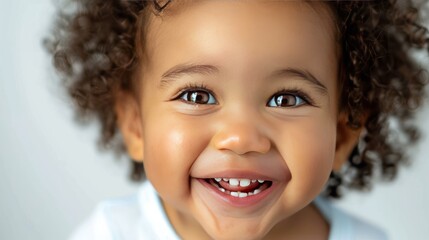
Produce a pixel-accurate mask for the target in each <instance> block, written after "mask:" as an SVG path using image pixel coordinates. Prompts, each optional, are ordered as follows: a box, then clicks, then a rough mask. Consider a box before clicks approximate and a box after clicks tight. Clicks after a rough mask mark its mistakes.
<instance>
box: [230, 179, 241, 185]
mask: <svg viewBox="0 0 429 240" xmlns="http://www.w3.org/2000/svg"><path fill="white" fill-rule="evenodd" d="M239 182H240V181H239V180H238V179H235V178H230V179H229V184H230V185H231V186H238V184H239Z"/></svg>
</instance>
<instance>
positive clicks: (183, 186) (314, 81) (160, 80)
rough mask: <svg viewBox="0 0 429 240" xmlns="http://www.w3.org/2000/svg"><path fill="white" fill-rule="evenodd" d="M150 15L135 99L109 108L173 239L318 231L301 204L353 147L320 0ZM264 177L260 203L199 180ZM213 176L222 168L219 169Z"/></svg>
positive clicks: (322, 227) (304, 235)
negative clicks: (266, 188) (269, 187)
mask: <svg viewBox="0 0 429 240" xmlns="http://www.w3.org/2000/svg"><path fill="white" fill-rule="evenodd" d="M168 8H171V9H172V12H171V13H170V14H169V13H168V12H167V13H166V14H165V15H164V16H162V17H159V16H152V17H151V21H150V23H149V25H148V28H147V32H146V45H145V46H144V49H145V54H144V56H146V59H145V61H142V65H141V71H140V74H139V77H140V79H139V83H140V87H139V89H138V91H137V92H138V97H137V99H136V98H135V97H133V95H132V94H129V93H126V92H120V93H118V96H117V105H116V112H117V115H118V122H119V127H120V129H121V132H122V135H123V138H124V141H125V143H126V146H127V149H128V152H129V154H130V156H131V157H132V158H133V159H136V160H138V161H143V163H144V166H145V171H146V175H147V178H148V180H149V181H150V182H151V183H152V184H153V186H154V187H155V189H156V190H157V192H158V193H159V195H160V197H161V199H162V202H163V205H164V208H165V210H166V212H167V215H168V217H169V219H170V222H171V223H172V225H173V227H174V228H175V230H176V232H177V233H178V234H179V235H180V236H181V237H182V238H183V239H211V238H212V239H263V238H265V239H327V238H328V235H329V224H328V223H327V222H326V220H325V219H324V218H323V216H322V215H321V214H320V212H319V211H318V210H317V208H316V207H314V206H313V204H311V202H312V201H313V200H314V199H315V198H316V197H317V195H318V194H319V193H320V192H321V191H322V190H323V188H324V186H325V184H326V182H327V180H328V179H329V174H330V172H331V171H332V170H338V169H339V168H340V167H341V165H342V164H343V162H344V161H345V160H346V159H347V157H348V155H349V154H350V152H351V150H352V149H353V147H354V146H355V144H356V142H357V140H358V137H359V132H360V131H359V130H357V131H356V130H352V129H350V128H349V127H347V126H346V119H347V115H346V114H345V113H340V112H339V110H338V109H339V108H338V106H339V103H338V99H339V89H338V85H339V79H338V72H339V69H338V65H339V64H338V62H339V51H338V49H339V47H338V46H337V45H336V41H335V39H336V36H337V33H336V31H335V27H334V22H333V20H332V19H334V18H333V17H332V15H331V13H330V11H329V9H328V8H327V7H326V6H324V5H323V3H311V4H310V3H302V2H289V1H285V2H282V1H223V0H216V1H197V2H191V3H187V4H186V5H184V6H176V5H174V2H173V3H172V4H171V6H168ZM231 170H234V171H237V172H256V173H263V174H268V175H269V176H270V177H271V179H272V180H273V183H274V184H275V186H276V188H275V189H274V190H273V191H272V192H271V193H270V195H269V196H268V197H267V198H266V199H264V200H263V201H262V202H261V203H258V204H256V205H252V206H248V207H240V208H237V207H233V206H230V205H228V204H225V203H224V202H222V201H219V200H218V199H216V198H215V197H213V196H211V195H210V193H209V192H208V191H207V188H206V187H204V186H203V185H202V184H201V183H200V182H199V181H198V179H199V178H206V177H213V176H216V174H218V175H219V173H221V172H225V171H231ZM219 177H222V176H219Z"/></svg>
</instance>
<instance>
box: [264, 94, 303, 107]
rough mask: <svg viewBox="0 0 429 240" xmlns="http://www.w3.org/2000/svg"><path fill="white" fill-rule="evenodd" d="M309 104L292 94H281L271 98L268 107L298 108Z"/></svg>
mask: <svg viewBox="0 0 429 240" xmlns="http://www.w3.org/2000/svg"><path fill="white" fill-rule="evenodd" d="M307 103H308V102H307V101H306V100H304V99H303V98H302V97H300V96H297V95H294V94H290V93H280V94H276V95H274V96H272V97H271V99H270V100H269V101H268V103H267V106H268V107H298V106H301V105H303V104H307Z"/></svg>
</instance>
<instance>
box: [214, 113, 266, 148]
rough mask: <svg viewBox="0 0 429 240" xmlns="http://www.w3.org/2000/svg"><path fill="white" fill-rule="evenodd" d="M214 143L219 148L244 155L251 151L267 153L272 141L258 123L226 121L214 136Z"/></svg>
mask: <svg viewBox="0 0 429 240" xmlns="http://www.w3.org/2000/svg"><path fill="white" fill-rule="evenodd" d="M212 144H213V145H214V147H215V148H216V149H218V150H229V151H232V152H234V153H236V154H239V155H242V154H246V153H250V152H256V153H267V152H268V151H269V150H270V148H271V141H270V139H269V138H268V137H267V136H266V134H265V133H264V132H263V131H262V129H260V125H259V128H258V123H255V122H253V121H251V120H249V121H247V122H238V121H229V122H224V124H223V125H221V127H220V128H219V129H218V131H217V132H216V134H215V135H214V136H213V138H212Z"/></svg>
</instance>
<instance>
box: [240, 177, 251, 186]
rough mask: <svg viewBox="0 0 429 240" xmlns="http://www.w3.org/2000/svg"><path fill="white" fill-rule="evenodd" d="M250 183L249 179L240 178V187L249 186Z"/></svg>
mask: <svg viewBox="0 0 429 240" xmlns="http://www.w3.org/2000/svg"><path fill="white" fill-rule="evenodd" d="M249 185H250V180H249V179H240V187H247V186H249Z"/></svg>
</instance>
